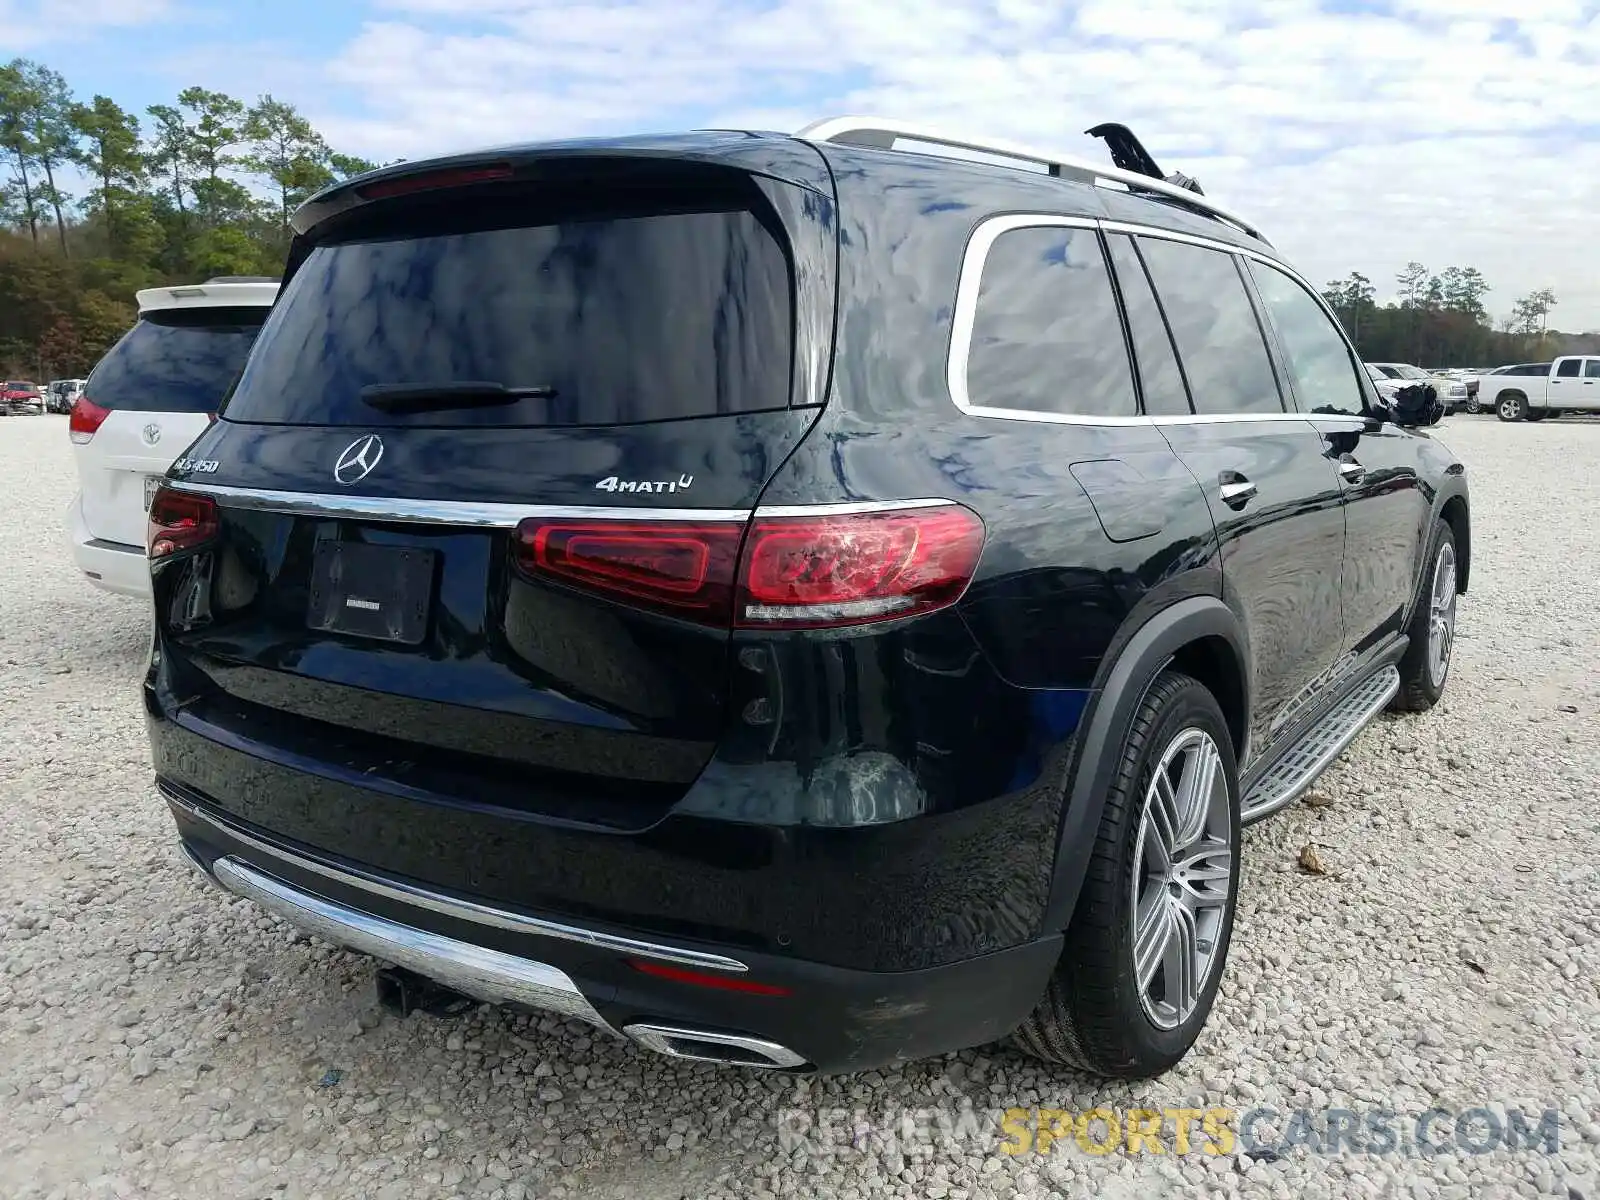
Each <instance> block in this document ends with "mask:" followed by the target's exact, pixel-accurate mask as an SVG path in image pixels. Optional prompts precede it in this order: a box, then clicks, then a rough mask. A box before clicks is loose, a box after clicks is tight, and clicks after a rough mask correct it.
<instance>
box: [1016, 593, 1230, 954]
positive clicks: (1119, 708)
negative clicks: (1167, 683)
mask: <svg viewBox="0 0 1600 1200" xmlns="http://www.w3.org/2000/svg"><path fill="white" fill-rule="evenodd" d="M1201 638H1221V639H1222V640H1223V641H1225V642H1226V643H1227V644H1228V646H1229V648H1230V649H1231V650H1232V652H1233V655H1234V658H1235V661H1236V663H1237V664H1238V665H1239V667H1240V671H1239V677H1240V679H1241V680H1242V681H1243V685H1244V699H1245V712H1246V713H1248V712H1249V705H1250V697H1249V687H1250V672H1249V670H1248V669H1247V667H1246V664H1248V662H1249V655H1248V653H1247V651H1246V649H1245V647H1246V638H1245V635H1244V631H1243V629H1242V627H1241V626H1240V623H1239V618H1238V617H1237V616H1235V615H1234V613H1233V611H1232V610H1231V609H1229V608H1228V606H1227V605H1226V604H1224V603H1223V602H1222V601H1221V600H1220V599H1218V598H1217V597H1215V596H1192V597H1190V598H1188V599H1185V600H1180V601H1178V602H1177V603H1176V604H1172V605H1169V606H1168V607H1166V608H1163V609H1160V610H1158V611H1157V612H1156V613H1154V614H1153V615H1152V616H1151V617H1150V618H1149V620H1147V621H1146V622H1145V623H1144V624H1143V625H1141V626H1140V627H1139V628H1138V629H1137V630H1136V631H1135V632H1134V634H1133V636H1132V637H1130V638H1129V639H1128V640H1127V642H1126V643H1125V644H1124V646H1123V648H1122V651H1121V652H1120V653H1119V654H1118V655H1117V657H1116V659H1115V661H1114V662H1113V663H1112V665H1111V669H1110V670H1109V671H1107V672H1106V673H1105V677H1104V681H1103V682H1102V684H1101V686H1100V687H1099V689H1097V691H1096V692H1095V695H1094V698H1093V700H1091V702H1090V707H1089V711H1088V712H1087V713H1086V714H1085V716H1084V720H1083V723H1082V724H1081V725H1080V726H1079V730H1078V736H1077V752H1076V753H1075V754H1074V756H1073V768H1072V772H1071V775H1070V777H1069V780H1068V783H1067V787H1066V802H1065V804H1064V805H1063V806H1062V814H1061V826H1060V829H1059V830H1058V831H1057V834H1056V854H1055V870H1054V875H1053V876H1052V878H1051V883H1050V896H1049V899H1048V900H1047V902H1046V904H1045V921H1044V930H1043V932H1046V933H1058V932H1060V931H1062V930H1064V929H1066V927H1067V925H1068V923H1069V922H1070V921H1071V920H1072V913H1073V910H1074V908H1075V907H1076V906H1077V903H1078V892H1079V890H1080V889H1081V888H1082V886H1083V876H1084V873H1085V872H1086V871H1087V870H1088V867H1089V856H1090V854H1091V852H1092V851H1093V849H1094V840H1095V834H1096V832H1097V831H1098V829H1099V827H1100V814H1101V812H1102V811H1103V810H1104V809H1105V802H1106V793H1107V792H1108V791H1109V790H1110V788H1111V781H1112V778H1113V776H1114V775H1115V773H1116V770H1117V763H1118V759H1119V758H1120V756H1121V754H1122V747H1123V741H1124V739H1125V738H1126V737H1127V730H1128V728H1129V726H1130V725H1131V724H1132V723H1133V715H1134V713H1135V712H1137V711H1138V708H1139V705H1140V704H1141V703H1142V702H1143V700H1144V697H1145V693H1146V692H1148V691H1149V690H1150V685H1151V684H1152V683H1154V682H1155V680H1156V676H1158V675H1159V674H1160V673H1161V671H1162V669H1163V668H1164V667H1166V665H1167V664H1168V663H1169V662H1171V661H1172V658H1173V656H1174V655H1175V654H1176V653H1177V652H1178V651H1179V650H1181V649H1182V648H1183V647H1184V646H1187V645H1189V644H1190V643H1191V642H1195V641H1198V640H1200V639H1201ZM1247 724H1248V720H1247Z"/></svg>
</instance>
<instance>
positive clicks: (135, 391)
mask: <svg viewBox="0 0 1600 1200" xmlns="http://www.w3.org/2000/svg"><path fill="white" fill-rule="evenodd" d="M266 313H267V310H266V309H265V308H263V307H260V306H253V307H248V308H176V309H162V310H157V311H155V312H150V313H146V314H145V315H144V316H142V317H140V318H139V323H138V324H137V325H135V326H134V327H133V328H132V329H130V330H128V332H127V333H125V334H123V336H122V340H121V341H119V342H118V343H117V344H116V345H115V346H113V347H112V348H111V350H110V351H109V352H108V353H107V354H106V356H105V357H104V358H103V359H101V360H100V364H99V365H98V366H97V367H95V369H94V371H93V373H92V374H91V375H90V376H89V382H88V385H87V386H86V387H85V388H84V391H85V392H87V393H88V395H89V398H90V399H91V400H93V401H94V402H95V403H96V404H98V405H100V406H101V407H102V408H112V409H126V410H132V411H136V412H195V413H199V412H207V413H209V412H216V411H217V408H218V406H219V405H220V404H221V403H222V398H223V397H224V396H226V395H227V393H228V388H229V387H231V386H232V384H233V381H234V380H235V379H236V378H237V377H238V375H239V371H240V369H241V368H242V367H243V366H244V362H245V359H246V358H247V357H249V354H250V345H251V343H252V342H254V341H255V339H256V334H257V333H259V332H260V330H261V320H262V318H263V317H265V316H266Z"/></svg>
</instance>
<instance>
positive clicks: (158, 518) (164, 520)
mask: <svg viewBox="0 0 1600 1200" xmlns="http://www.w3.org/2000/svg"><path fill="white" fill-rule="evenodd" d="M219 528H220V526H219V525H218V523H217V504H216V501H214V500H212V499H211V497H210V496H196V495H195V494H193V493H192V492H175V491H173V490H172V489H171V488H166V487H163V488H157V489H156V494H155V496H154V497H152V498H151V500H150V526H149V537H148V539H147V541H146V543H145V544H146V545H147V546H148V547H149V551H150V558H151V559H152V560H154V559H158V558H166V557H168V556H169V555H173V554H176V553H178V551H180V550H193V549H194V548H195V547H196V546H202V545H204V544H205V543H206V542H209V541H210V540H211V539H212V538H214V537H216V536H217V531H218V529H219Z"/></svg>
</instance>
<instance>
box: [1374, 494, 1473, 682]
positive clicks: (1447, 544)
mask: <svg viewBox="0 0 1600 1200" xmlns="http://www.w3.org/2000/svg"><path fill="white" fill-rule="evenodd" d="M1424 562H1425V564H1426V565H1425V566H1424V567H1423V572H1424V574H1423V582H1422V591H1421V595H1420V596H1418V598H1417V607H1416V610H1415V611H1414V612H1413V613H1412V614H1411V623H1410V624H1409V625H1407V626H1406V633H1407V635H1408V636H1409V637H1410V638H1411V644H1410V645H1409V646H1407V647H1406V652H1405V656H1404V657H1403V658H1401V660H1400V690H1399V691H1398V692H1396V693H1395V697H1394V699H1393V700H1391V701H1390V702H1389V707H1390V708H1391V709H1393V710H1394V711H1395V712H1426V711H1427V710H1428V709H1430V708H1432V707H1433V706H1434V705H1435V704H1437V703H1439V697H1440V696H1442V695H1444V689H1445V684H1447V683H1449V682H1450V656H1451V654H1452V653H1453V652H1454V650H1455V643H1456V577H1457V559H1456V535H1455V534H1454V533H1453V532H1451V529H1450V526H1448V525H1446V524H1445V523H1444V522H1443V521H1440V522H1439V523H1438V524H1437V525H1435V526H1434V530H1433V537H1432V538H1430V539H1429V541H1428V557H1427V558H1426V559H1425V560H1424ZM1446 576H1447V578H1446ZM1436 622H1438V623H1439V624H1436ZM1436 637H1438V638H1442V639H1443V647H1442V651H1441V650H1439V649H1437V647H1436V641H1435V638H1436ZM1441 660H1442V661H1441Z"/></svg>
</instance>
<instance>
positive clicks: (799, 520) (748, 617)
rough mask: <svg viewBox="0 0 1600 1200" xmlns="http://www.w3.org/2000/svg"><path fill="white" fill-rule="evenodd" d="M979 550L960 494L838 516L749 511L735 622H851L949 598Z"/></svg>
mask: <svg viewBox="0 0 1600 1200" xmlns="http://www.w3.org/2000/svg"><path fill="white" fill-rule="evenodd" d="M982 550H983V522H981V521H980V520H978V517H977V514H976V513H974V512H972V511H971V510H970V509H966V508H962V507H961V506H960V505H959V504H941V505H938V506H936V507H929V508H913V509H903V510H898V511H889V512H865V513H850V514H845V515H837V516H817V517H807V516H793V517H789V516H785V517H757V519H756V520H755V522H754V523H753V524H752V525H751V528H750V536H749V540H748V542H747V543H746V545H745V549H744V559H743V563H742V566H741V569H740V572H739V578H740V588H739V601H738V605H739V608H738V623H739V624H740V625H744V626H752V627H754V626H768V627H773V626H776V627H781V628H791V629H792V628H804V627H811V626H823V625H852V624H856V623H858V622H861V621H878V620H884V619H886V618H889V617H903V616H908V615H910V614H912V613H920V612H927V611H929V610H931V609H935V608H943V607H944V606H945V605H947V604H954V603H955V602H956V601H957V600H959V599H960V598H961V594H962V593H963V592H964V591H966V590H967V584H968V583H970V582H971V581H972V573H973V571H974V570H975V569H976V567H977V565H978V555H979V554H980V553H981V552H982Z"/></svg>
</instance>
